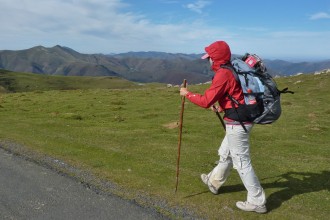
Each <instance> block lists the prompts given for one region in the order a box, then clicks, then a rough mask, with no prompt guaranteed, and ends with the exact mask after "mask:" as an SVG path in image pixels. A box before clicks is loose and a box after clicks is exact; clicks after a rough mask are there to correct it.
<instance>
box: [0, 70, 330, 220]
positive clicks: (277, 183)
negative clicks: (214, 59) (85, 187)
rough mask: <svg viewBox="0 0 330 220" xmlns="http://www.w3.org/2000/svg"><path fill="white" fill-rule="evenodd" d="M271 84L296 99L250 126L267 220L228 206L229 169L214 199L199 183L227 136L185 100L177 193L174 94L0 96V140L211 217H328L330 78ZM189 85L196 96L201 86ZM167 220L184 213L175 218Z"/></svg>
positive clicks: (238, 194) (134, 89)
mask: <svg viewBox="0 0 330 220" xmlns="http://www.w3.org/2000/svg"><path fill="white" fill-rule="evenodd" d="M11 74H13V73H11ZM23 75H24V74H23ZM30 76H31V77H32V75H29V77H30ZM33 76H34V75H33ZM6 77H7V78H8V76H6ZM29 77H27V78H29ZM34 77H35V76H34ZM74 79H75V80H78V78H74ZM15 80H16V81H17V79H15ZM61 80H66V78H63V79H61ZM69 80H70V78H68V81H69ZM79 80H80V78H79ZM89 80H91V79H89ZM18 81H22V80H18ZM38 82H39V84H40V86H43V85H44V83H41V81H40V80H39V81H38ZM101 82H103V80H100V81H99V83H101ZM277 82H278V84H279V87H280V88H283V87H285V86H289V88H290V90H293V91H295V94H294V95H291V94H287V95H285V94H284V95H283V96H282V103H283V105H282V107H283V113H282V116H281V118H280V119H279V120H278V121H277V122H276V123H274V124H272V125H256V126H255V127H254V130H253V133H252V136H251V145H252V148H251V151H252V160H253V165H254V169H255V170H256V172H257V175H258V177H259V179H260V180H261V183H262V185H263V187H264V188H265V191H266V194H267V200H268V203H267V205H268V209H269V213H267V214H265V215H258V214H255V213H245V212H241V211H238V210H237V209H236V208H235V202H236V201H238V200H245V198H246V191H245V189H244V186H243V185H242V183H241V181H240V179H239V176H238V174H237V173H236V171H235V170H233V171H232V174H231V176H230V177H229V179H228V181H227V183H226V184H225V185H224V186H223V188H222V190H221V194H220V195H218V196H214V195H212V194H211V193H209V192H208V191H207V188H206V187H205V186H204V185H203V184H202V183H201V181H200V179H199V176H200V174H201V173H205V172H208V171H210V170H211V169H212V168H213V166H214V162H215V161H216V160H217V159H218V156H217V150H218V145H219V144H220V141H221V140H222V137H223V135H224V133H223V130H222V127H221V125H220V122H219V120H218V119H217V117H216V116H215V115H214V113H212V112H211V111H209V110H205V109H201V108H199V107H197V106H195V105H193V104H191V103H189V102H188V101H187V102H186V105H185V113H184V123H183V139H182V146H181V162H180V167H181V169H180V176H179V187H178V192H177V193H176V194H174V189H175V176H176V157H177V144H178V128H177V126H176V123H177V121H178V118H179V112H180V107H181V102H180V97H179V93H178V88H166V86H165V85H153V86H144V87H141V86H137V85H134V84H133V83H131V84H129V85H131V87H130V86H127V87H128V89H109V88H108V87H106V86H109V85H111V80H109V81H108V82H107V83H108V85H106V84H107V83H104V85H103V86H102V87H99V88H95V87H94V88H92V87H90V88H82V89H75V90H63V88H57V89H59V90H49V89H44V90H40V89H37V90H28V92H23V91H21V90H18V89H17V90H16V91H19V92H16V93H2V94H1V96H0V120H1V124H0V140H11V141H15V142H17V143H20V144H23V145H24V146H26V147H27V148H29V149H30V150H33V151H36V152H41V153H44V154H47V155H51V156H53V157H56V158H58V159H60V160H63V161H65V162H67V163H70V164H72V165H74V166H77V167H80V168H83V169H86V170H90V171H91V172H93V173H94V174H95V175H97V176H99V177H100V178H104V179H108V180H110V181H112V182H114V183H116V184H118V185H119V186H123V187H126V188H129V189H130V190H131V191H130V195H127V196H128V197H129V198H131V199H137V200H138V197H139V195H140V194H147V195H149V196H154V197H157V198H162V199H165V200H166V201H167V203H168V204H169V206H172V207H176V206H177V205H180V206H182V207H186V208H188V209H190V210H193V211H194V212H195V214H197V215H199V216H202V217H204V218H208V219H327V217H328V216H329V215H330V209H329V200H330V193H329V188H330V183H329V179H330V149H329V142H330V136H329V124H330V117H329V115H330V109H329V105H328V100H330V95H329V94H330V91H329V87H328V85H329V83H330V81H329V74H321V75H315V76H314V75H302V76H294V77H286V78H280V79H277ZM71 83H72V82H67V81H66V84H67V85H71ZM95 85H97V83H96V82H95ZM44 86H45V85H44ZM23 87H24V85H23ZM70 87H71V86H70ZM72 87H74V86H72ZM123 87H126V86H124V84H123V85H122V87H121V88H123ZM189 87H190V89H191V90H192V91H196V92H202V91H204V90H205V89H206V88H207V85H202V86H189ZM15 88H16V87H14V86H13V89H15ZM21 88H22V86H21ZM45 88H47V86H45ZM54 88H55V87H54ZM161 211H163V212H165V211H164V210H161ZM172 217H177V218H180V217H182V216H173V213H172Z"/></svg>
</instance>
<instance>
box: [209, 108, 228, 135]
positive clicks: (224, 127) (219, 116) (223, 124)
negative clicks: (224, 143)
mask: <svg viewBox="0 0 330 220" xmlns="http://www.w3.org/2000/svg"><path fill="white" fill-rule="evenodd" d="M212 107H213V108H214V109H216V112H215V114H217V116H218V118H219V120H220V122H221V124H222V127H223V129H225V131H226V125H225V122H224V121H223V119H222V118H221V115H220V113H219V112H218V110H217V108H216V107H215V106H214V105H213V106H212Z"/></svg>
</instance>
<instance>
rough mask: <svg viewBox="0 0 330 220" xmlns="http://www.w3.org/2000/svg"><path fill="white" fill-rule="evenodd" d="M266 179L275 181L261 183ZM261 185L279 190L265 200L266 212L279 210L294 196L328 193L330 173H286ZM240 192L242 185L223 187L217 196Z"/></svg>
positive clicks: (329, 189)
mask: <svg viewBox="0 0 330 220" xmlns="http://www.w3.org/2000/svg"><path fill="white" fill-rule="evenodd" d="M266 179H275V181H273V182H270V183H262V182H263V181H264V180H266ZM261 185H262V187H263V188H264V189H270V188H280V190H279V191H276V192H274V193H272V194H270V195H269V196H268V198H267V209H268V211H272V210H275V209H277V208H279V207H280V206H281V205H282V203H283V202H285V201H288V200H290V199H291V198H293V197H294V196H297V195H301V194H305V193H311V192H318V191H322V190H328V191H330V171H322V172H321V173H313V172H287V173H285V174H282V175H279V176H274V177H268V178H265V179H262V180H261ZM240 191H245V188H244V185H243V184H237V185H230V186H226V185H225V186H222V187H221V188H220V194H219V195H221V194H225V193H233V192H240ZM207 192H208V191H203V192H199V193H195V194H192V195H189V196H186V197H185V198H190V197H194V196H198V195H201V194H204V193H207Z"/></svg>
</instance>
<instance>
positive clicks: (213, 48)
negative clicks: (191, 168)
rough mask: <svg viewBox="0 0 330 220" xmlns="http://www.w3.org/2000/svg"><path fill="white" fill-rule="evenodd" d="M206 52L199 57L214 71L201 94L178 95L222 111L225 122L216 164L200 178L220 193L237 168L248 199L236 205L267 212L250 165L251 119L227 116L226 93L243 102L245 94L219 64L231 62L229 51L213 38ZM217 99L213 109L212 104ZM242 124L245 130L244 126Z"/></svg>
mask: <svg viewBox="0 0 330 220" xmlns="http://www.w3.org/2000/svg"><path fill="white" fill-rule="evenodd" d="M205 51H206V54H205V55H204V56H202V59H208V60H209V62H210V64H211V68H212V70H213V71H214V72H215V75H214V78H213V80H212V84H211V85H210V87H209V88H208V89H207V90H206V91H205V93H204V95H202V94H198V93H193V92H191V91H188V89H187V88H181V89H180V95H181V96H185V97H186V98H187V99H188V100H189V101H190V102H192V103H194V104H196V105H198V106H200V107H203V108H210V107H211V109H212V110H213V111H216V110H218V111H224V112H225V115H224V121H225V123H226V135H225V137H224V139H223V141H222V143H221V145H220V148H219V150H218V154H219V156H220V159H219V162H218V165H217V166H216V167H215V168H214V169H213V170H212V171H211V172H210V173H209V174H202V175H201V179H202V181H203V183H204V184H206V185H207V186H208V188H209V190H210V191H211V192H212V193H213V194H219V189H220V187H221V186H222V185H223V184H224V183H225V181H226V179H227V177H228V176H229V174H230V170H231V168H234V169H236V170H237V172H238V174H239V176H240V178H241V180H242V182H243V184H244V186H245V188H246V190H247V201H244V202H242V201H239V202H237V203H236V206H237V207H238V208H239V209H241V210H244V211H253V212H257V213H266V212H267V209H266V206H265V204H266V196H265V192H264V190H263V188H262V187H261V185H260V182H259V180H258V178H257V176H256V174H255V172H254V170H253V168H252V164H251V158H250V146H249V136H250V132H251V129H252V127H253V123H252V122H248V121H244V122H243V124H244V126H242V125H241V123H240V122H238V121H235V120H232V119H230V118H229V117H227V115H226V111H227V110H229V109H232V108H233V106H234V107H235V108H238V106H237V104H234V103H232V101H231V99H230V98H229V96H228V94H229V95H230V96H232V97H233V98H234V99H236V100H237V101H238V102H239V103H241V104H244V96H243V92H242V88H241V86H240V84H239V83H238V82H237V81H236V79H235V78H234V76H233V73H232V72H231V71H230V70H229V69H226V68H222V67H221V66H222V65H230V60H231V51H230V48H229V46H228V44H227V43H226V42H224V41H216V42H214V43H212V44H211V45H209V46H207V47H205ZM216 102H218V104H219V106H218V107H216V109H215V108H214V107H213V105H214V104H215V103H216ZM244 127H245V129H246V130H245V129H244Z"/></svg>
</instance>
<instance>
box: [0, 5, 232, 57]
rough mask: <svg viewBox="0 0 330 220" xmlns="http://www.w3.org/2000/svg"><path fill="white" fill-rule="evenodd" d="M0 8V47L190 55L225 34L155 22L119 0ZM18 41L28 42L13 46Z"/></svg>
mask: <svg viewBox="0 0 330 220" xmlns="http://www.w3.org/2000/svg"><path fill="white" fill-rule="evenodd" d="M205 4H206V1H198V2H196V4H195V5H194V6H193V8H194V7H195V8H196V9H197V8H200V9H201V8H203V7H204V6H205ZM1 8H2V13H0V26H1V32H0V38H1V39H2V40H1V42H0V49H26V48H28V47H32V46H35V45H43V46H54V45H57V44H59V45H63V46H68V47H71V48H72V49H76V50H78V51H79V52H84V53H94V52H100V53H112V52H127V51H146V50H157V51H164V52H189V53H190V52H200V51H199V50H201V51H202V50H203V48H204V46H205V45H204V43H205V42H209V41H211V39H212V40H213V39H214V36H225V35H228V33H225V31H223V30H221V29H219V28H217V29H214V28H213V27H212V28H211V27H207V26H206V25H205V24H204V23H202V22H189V23H184V22H181V23H176V24H170V23H169V24H166V23H164V24H162V23H161V24H159V23H158V24H155V23H154V22H153V21H152V20H149V19H148V18H146V17H145V16H144V15H143V14H139V13H133V12H131V9H132V8H131V6H130V5H129V4H124V3H123V1H121V0H85V1H79V0H47V1H44V0H25V1H23V2H21V0H2V3H1ZM9 18H10V19H9ZM23 44H24V45H28V46H25V48H19V47H22V45H23ZM8 47H9V48H8ZM196 48H197V51H196Z"/></svg>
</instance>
